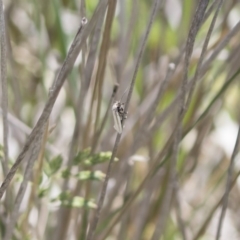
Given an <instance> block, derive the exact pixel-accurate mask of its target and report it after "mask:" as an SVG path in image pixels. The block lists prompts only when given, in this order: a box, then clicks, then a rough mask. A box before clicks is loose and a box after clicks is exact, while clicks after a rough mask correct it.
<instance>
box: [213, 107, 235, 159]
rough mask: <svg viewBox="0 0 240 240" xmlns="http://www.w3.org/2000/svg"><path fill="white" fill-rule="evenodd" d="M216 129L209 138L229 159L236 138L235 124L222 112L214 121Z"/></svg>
mask: <svg viewBox="0 0 240 240" xmlns="http://www.w3.org/2000/svg"><path fill="white" fill-rule="evenodd" d="M215 125H216V129H215V131H214V132H213V133H212V134H211V136H210V138H211V140H212V141H213V142H215V143H217V144H218V145H219V146H220V147H221V148H222V149H223V150H224V151H225V152H226V154H227V155H228V157H230V156H231V155H232V152H233V149H234V145H235V142H236V138H237V132H238V127H237V124H236V123H235V122H234V121H233V120H232V119H231V118H230V116H229V114H228V113H227V112H226V111H222V112H221V113H220V114H219V116H218V117H217V118H216V121H215Z"/></svg>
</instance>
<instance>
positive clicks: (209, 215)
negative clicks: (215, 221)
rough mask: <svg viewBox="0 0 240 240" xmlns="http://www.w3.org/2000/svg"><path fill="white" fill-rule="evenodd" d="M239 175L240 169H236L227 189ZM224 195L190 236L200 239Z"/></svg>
mask: <svg viewBox="0 0 240 240" xmlns="http://www.w3.org/2000/svg"><path fill="white" fill-rule="evenodd" d="M239 176H240V171H238V173H237V174H236V175H235V177H234V179H233V180H232V182H231V184H230V188H229V190H231V189H232V188H233V186H234V185H235V183H236V181H237V179H238V178H239ZM224 196H225V193H224V194H223V196H222V197H221V198H220V199H219V201H218V202H217V203H216V204H215V205H214V207H213V208H212V210H211V211H209V214H208V215H207V217H206V219H205V220H204V221H203V224H202V225H201V227H200V229H199V230H198V231H197V233H196V234H195V235H194V237H193V238H192V239H193V240H198V239H200V237H201V236H202V235H203V234H204V231H205V230H206V228H207V226H208V224H209V223H210V221H211V219H212V217H213V215H214V213H215V212H216V210H217V209H218V208H219V206H220V205H221V204H222V203H223V201H224Z"/></svg>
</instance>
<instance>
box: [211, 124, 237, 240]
mask: <svg viewBox="0 0 240 240" xmlns="http://www.w3.org/2000/svg"><path fill="white" fill-rule="evenodd" d="M239 142H240V124H239V129H238V135H237V139H236V143H235V146H234V150H233V153H232V156H231V161H230V164H229V167H228V173H227V181H226V188H225V193H224V195H223V201H222V211H221V215H220V217H219V222H218V227H217V234H216V240H219V239H220V236H221V230H222V225H223V221H224V217H225V214H226V211H227V206H228V198H229V193H230V189H231V182H232V178H233V168H234V159H235V157H236V155H237V153H238V150H239Z"/></svg>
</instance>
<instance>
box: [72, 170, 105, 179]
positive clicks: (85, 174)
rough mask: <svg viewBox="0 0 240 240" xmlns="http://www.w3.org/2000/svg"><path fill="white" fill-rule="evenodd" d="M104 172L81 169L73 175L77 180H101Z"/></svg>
mask: <svg viewBox="0 0 240 240" xmlns="http://www.w3.org/2000/svg"><path fill="white" fill-rule="evenodd" d="M105 176H106V174H104V173H103V172H101V171H94V172H92V171H81V172H79V173H77V174H76V175H75V177H77V178H78V179H79V180H97V181H103V180H104V178H105Z"/></svg>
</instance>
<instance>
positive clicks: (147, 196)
mask: <svg viewBox="0 0 240 240" xmlns="http://www.w3.org/2000/svg"><path fill="white" fill-rule="evenodd" d="M161 179H162V174H159V173H158V174H156V175H155V176H153V178H152V179H151V180H150V181H148V183H147V184H146V187H145V191H143V193H144V196H143V199H142V201H141V202H140V204H139V211H138V213H137V216H136V222H135V224H134V226H135V227H134V233H133V237H132V240H139V239H141V236H142V233H143V230H144V227H145V225H146V220H147V216H148V214H149V210H150V207H151V197H152V195H153V193H154V191H155V190H156V187H159V182H160V180H161Z"/></svg>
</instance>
